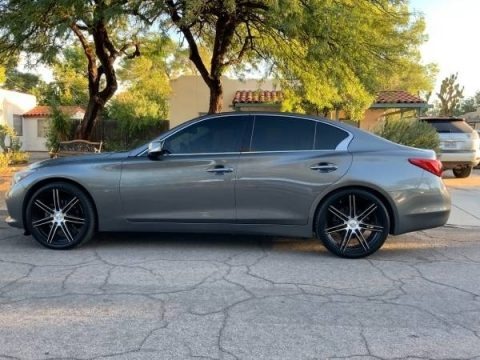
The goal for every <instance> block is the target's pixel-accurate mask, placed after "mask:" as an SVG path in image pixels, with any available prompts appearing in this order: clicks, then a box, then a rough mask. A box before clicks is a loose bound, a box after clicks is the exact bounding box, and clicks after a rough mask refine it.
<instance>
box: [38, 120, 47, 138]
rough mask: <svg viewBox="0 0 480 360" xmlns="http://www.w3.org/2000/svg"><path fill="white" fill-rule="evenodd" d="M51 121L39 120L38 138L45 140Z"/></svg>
mask: <svg viewBox="0 0 480 360" xmlns="http://www.w3.org/2000/svg"><path fill="white" fill-rule="evenodd" d="M48 125H49V119H38V120H37V137H40V138H45V137H47V133H48Z"/></svg>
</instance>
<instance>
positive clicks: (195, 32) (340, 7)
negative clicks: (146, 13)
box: [160, 0, 424, 116]
mask: <svg viewBox="0 0 480 360" xmlns="http://www.w3.org/2000/svg"><path fill="white" fill-rule="evenodd" d="M160 4H162V3H160ZM164 4H165V5H164V6H162V7H161V9H160V11H162V12H167V13H168V14H169V17H170V21H171V22H172V23H173V25H175V26H176V28H177V29H178V30H179V31H180V33H181V34H182V35H183V37H184V39H185V41H186V43H187V45H188V48H189V52H190V54H189V57H190V59H191V61H192V62H193V63H194V64H195V66H196V68H197V69H198V72H199V73H200V74H201V76H202V78H203V80H204V81H205V83H206V84H207V86H208V87H209V89H210V103H209V112H210V113H213V112H218V111H220V110H221V106H222V96H223V89H222V84H221V76H222V75H223V74H224V73H225V72H226V71H229V70H232V69H235V68H236V67H241V66H242V65H245V64H258V63H259V62H261V61H263V62H264V63H265V64H266V65H268V68H269V71H270V74H271V73H273V74H275V75H276V76H277V77H278V78H279V79H280V80H281V83H282V88H284V89H285V90H286V91H287V92H289V93H290V95H291V96H290V97H289V98H288V99H289V100H288V102H287V103H286V104H285V106H284V107H285V109H288V110H299V111H301V110H305V108H313V109H317V111H323V110H324V109H331V108H336V107H339V106H343V107H344V108H345V109H346V111H347V112H348V113H350V114H351V115H352V116H355V115H356V114H358V113H359V111H360V110H359V109H361V108H365V107H366V106H368V105H369V103H370V102H371V100H372V99H373V96H372V94H373V93H374V92H375V91H377V90H378V89H379V88H381V84H382V82H381V80H382V79H385V78H387V77H388V76H390V75H391V74H394V73H395V70H398V69H400V65H401V63H405V62H408V63H409V62H410V61H411V59H412V58H413V57H415V56H417V55H418V49H417V48H418V45H419V44H421V43H422V42H423V41H424V36H423V31H424V23H423V20H422V19H421V18H415V17H414V16H412V14H410V12H409V11H408V6H407V4H406V3H405V2H404V1H394V2H393V1H389V0H377V1H374V2H373V1H367V0H361V1H358V2H355V4H353V3H352V2H351V1H350V0H339V1H335V2H332V1H294V0H283V1H273V0H257V1H243V0H230V1H208V2H205V1H199V0H197V1H195V0H190V1H187V0H183V1H182V0H166V1H165V2H164ZM200 46H208V47H209V48H210V49H211V56H210V59H209V60H210V61H209V62H208V64H207V63H205V61H204V60H203V59H202V57H201V56H200V52H199V48H200ZM293 95H297V96H293Z"/></svg>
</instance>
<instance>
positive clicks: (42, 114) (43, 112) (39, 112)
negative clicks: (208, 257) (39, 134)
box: [23, 105, 85, 118]
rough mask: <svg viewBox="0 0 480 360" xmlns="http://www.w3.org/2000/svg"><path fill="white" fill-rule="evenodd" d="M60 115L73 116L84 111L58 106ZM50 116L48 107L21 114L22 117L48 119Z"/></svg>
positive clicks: (36, 108) (35, 108)
mask: <svg viewBox="0 0 480 360" xmlns="http://www.w3.org/2000/svg"><path fill="white" fill-rule="evenodd" d="M59 109H60V111H61V112H62V113H64V114H66V115H75V114H76V113H78V112H81V113H84V112H85V109H84V108H82V107H80V106H59ZM50 115H52V108H51V107H50V106H45V105H39V106H35V107H34V108H33V109H32V110H30V111H27V112H26V113H25V114H23V117H37V118H38V117H49V116H50Z"/></svg>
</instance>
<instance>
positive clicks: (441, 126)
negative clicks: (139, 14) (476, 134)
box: [423, 120, 472, 133]
mask: <svg viewBox="0 0 480 360" xmlns="http://www.w3.org/2000/svg"><path fill="white" fill-rule="evenodd" d="M423 121H426V122H428V123H429V124H430V125H432V126H433V127H434V128H435V129H436V130H437V132H439V133H471V132H472V128H471V127H470V125H468V124H467V123H466V122H465V121H463V120H423Z"/></svg>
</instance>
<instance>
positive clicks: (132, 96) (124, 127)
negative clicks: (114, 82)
mask: <svg viewBox="0 0 480 360" xmlns="http://www.w3.org/2000/svg"><path fill="white" fill-rule="evenodd" d="M176 50H177V47H176V45H175V44H174V43H173V42H172V41H171V40H170V39H169V38H166V37H163V36H154V37H148V38H146V39H142V56H141V57H138V58H135V59H125V60H124V61H123V63H122V67H121V68H120V70H119V71H118V74H119V78H120V79H122V82H123V85H124V86H125V87H126V89H125V90H124V91H122V92H120V93H118V94H117V95H116V96H115V97H114V98H113V99H112V101H111V103H110V105H109V106H108V117H109V118H110V119H113V120H116V121H118V123H119V126H120V130H121V131H122V133H123V134H127V136H125V137H124V138H125V139H124V140H125V144H124V145H125V146H134V145H137V143H138V142H139V141H144V140H145V139H143V137H144V136H145V134H144V133H145V132H146V131H148V130H152V129H155V128H156V129H157V131H158V130H159V129H161V128H162V127H163V126H162V125H163V122H164V120H165V119H166V118H167V116H168V96H169V95H170V82H169V76H168V75H169V73H170V72H172V71H173V72H177V71H179V70H180V69H181V67H180V65H177V64H176V61H175V59H172V58H173V57H174V56H173V54H175V53H176ZM148 136H150V134H148ZM131 139H134V141H133V142H132V141H131Z"/></svg>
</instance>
